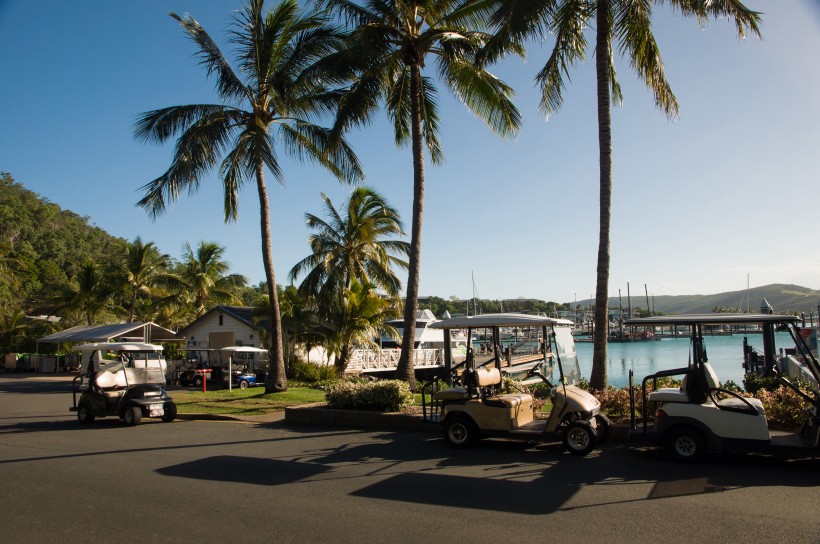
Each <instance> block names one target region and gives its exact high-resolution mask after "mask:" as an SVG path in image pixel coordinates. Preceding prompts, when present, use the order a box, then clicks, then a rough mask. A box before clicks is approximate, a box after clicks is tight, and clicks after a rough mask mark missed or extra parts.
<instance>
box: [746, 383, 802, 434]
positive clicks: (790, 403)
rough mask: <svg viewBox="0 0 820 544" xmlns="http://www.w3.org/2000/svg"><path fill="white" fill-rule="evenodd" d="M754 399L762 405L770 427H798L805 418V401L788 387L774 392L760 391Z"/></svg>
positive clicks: (779, 388) (781, 387) (782, 387)
mask: <svg viewBox="0 0 820 544" xmlns="http://www.w3.org/2000/svg"><path fill="white" fill-rule="evenodd" d="M755 397H757V398H758V399H760V402H761V403H763V408H764V409H765V410H766V419H767V420H768V421H769V426H770V427H779V428H794V427H799V426H800V425H801V424H802V423H803V419H804V418H805V417H806V410H807V404H806V401H805V400H804V399H803V398H802V397H800V395H798V394H797V393H795V392H794V391H793V390H791V389H789V388H788V387H785V386H782V385H781V386H780V387H778V388H777V389H776V390H774V391H769V390H767V389H760V390H758V392H757V393H756V394H755Z"/></svg>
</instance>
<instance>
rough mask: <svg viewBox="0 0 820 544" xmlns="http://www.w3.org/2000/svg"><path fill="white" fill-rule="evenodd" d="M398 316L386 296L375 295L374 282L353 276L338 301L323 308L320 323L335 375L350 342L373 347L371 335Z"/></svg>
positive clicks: (344, 364) (341, 369)
mask: <svg viewBox="0 0 820 544" xmlns="http://www.w3.org/2000/svg"><path fill="white" fill-rule="evenodd" d="M398 315H399V313H398V311H397V306H396V305H395V304H394V303H393V301H391V300H390V299H387V298H384V297H381V296H379V295H378V294H377V293H376V286H375V285H373V284H372V283H360V282H359V280H357V279H354V280H353V281H352V282H351V284H350V287H347V288H345V289H343V290H342V297H341V300H339V301H338V303H331V304H330V305H329V306H326V307H325V308H324V310H323V311H322V316H321V317H322V320H321V322H322V324H323V325H324V334H325V342H326V343H327V346H328V348H329V349H330V351H331V352H332V353H333V355H334V361H335V363H334V364H335V366H336V374H337V375H338V376H339V377H340V378H342V377H344V374H345V369H346V368H347V364H348V362H349V361H350V355H351V352H352V349H353V344H354V343H356V344H371V345H374V346H376V343H375V342H374V341H373V338H374V337H376V336H377V335H378V333H379V330H380V329H383V328H384V327H385V321H387V320H389V319H395V318H396V316H398ZM391 329H392V327H391ZM393 333H394V334H395V331H393Z"/></svg>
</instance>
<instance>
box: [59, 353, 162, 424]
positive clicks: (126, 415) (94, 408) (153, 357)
mask: <svg viewBox="0 0 820 544" xmlns="http://www.w3.org/2000/svg"><path fill="white" fill-rule="evenodd" d="M77 350H78V351H79V352H80V353H81V354H82V358H81V363H80V375H79V376H76V377H75V378H74V381H73V384H72V395H73V405H72V406H71V408H70V410H71V411H72V412H77V419H78V420H79V421H80V423H91V422H93V421H94V420H95V419H96V418H98V417H106V416H116V417H119V418H121V419H122V420H123V421H124V422H125V424H126V425H128V426H135V425H139V424H140V421H141V420H142V418H143V417H158V418H162V420H163V421H165V422H170V421H173V420H174V418H176V414H177V407H176V404H174V402H173V400H171V397H170V396H168V393H167V392H166V391H165V383H166V376H165V373H166V370H167V365H166V362H165V358H164V357H163V355H162V346H157V345H154V344H142V343H136V342H127V343H124V342H101V343H97V344H85V345H82V346H79V347H78V348H77ZM78 395H79V399H78Z"/></svg>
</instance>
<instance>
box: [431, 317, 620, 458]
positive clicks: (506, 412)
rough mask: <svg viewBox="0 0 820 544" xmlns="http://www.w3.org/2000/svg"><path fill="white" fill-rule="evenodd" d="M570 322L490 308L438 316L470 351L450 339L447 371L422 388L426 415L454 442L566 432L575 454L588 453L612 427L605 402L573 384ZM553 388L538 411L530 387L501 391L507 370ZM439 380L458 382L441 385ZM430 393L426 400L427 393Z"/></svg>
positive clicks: (557, 436)
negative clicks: (545, 412) (545, 408)
mask: <svg viewBox="0 0 820 544" xmlns="http://www.w3.org/2000/svg"><path fill="white" fill-rule="evenodd" d="M571 324H572V323H571V322H570V321H568V320H562V319H553V318H549V317H543V316H536V315H526V314H485V315H477V316H467V317H456V318H452V319H446V320H443V321H438V322H436V323H434V324H432V325H431V326H432V327H434V328H441V329H444V336H445V338H451V337H452V333H453V332H456V331H458V332H460V331H466V333H467V334H466V337H467V338H468V345H467V350H466V354H465V355H463V356H462V357H463V358H462V360H459V359H460V358H459V354H458V353H457V352H455V350H453V349H452V348H450V345H449V344H448V343H446V342H445V348H444V367H445V371H444V374H443V375H442V376H441V377H440V378H435V379H433V380H432V381H431V382H430V383H428V384H425V386H424V388H423V390H422V393H423V395H422V399H423V405H424V418H425V420H428V421H438V422H441V424H442V426H443V430H444V438H445V440H446V441H447V443H448V444H449V445H451V446H453V447H455V448H464V447H467V446H469V445H471V444H472V443H473V442H475V441H476V440H477V439H478V438H480V437H482V436H503V437H507V438H516V439H523V440H562V441H563V443H564V446H565V447H566V448H567V449H568V450H569V451H570V452H571V453H573V454H575V455H586V454H587V453H589V452H590V451H592V450H593V449H594V448H595V446H596V444H598V443H599V442H601V441H603V440H604V439H605V438H606V437H607V435H608V432H609V421H608V420H607V418H606V416H604V415H603V414H601V412H600V408H601V404H600V402H598V400H597V399H596V398H595V397H593V396H592V395H591V394H590V393H589V392H587V391H584V390H583V389H580V388H578V387H577V386H576V385H575V384H576V383H577V382H578V380H579V379H580V377H581V373H580V369H579V366H578V358H577V355H576V353H575V344H574V342H573V339H572V333H571ZM505 376H509V377H512V378H514V379H517V380H519V383H522V384H525V385H530V386H536V385H538V386H540V387H542V388H544V389H546V390H547V391H549V399H550V401H551V402H552V410H551V411H550V413H549V416H548V417H547V418H545V419H544V418H540V417H536V414H535V412H534V409H533V401H534V398H533V395H531V394H529V393H523V392H522V393H501V392H500V389H501V384H502V378H503V377H505ZM440 380H446V381H447V382H449V383H451V384H452V385H453V387H449V388H445V389H439V388H438V384H439V383H440ZM428 395H429V396H430V397H431V398H432V402H431V404H430V405H429V406H428V404H427V401H426V399H427V396H428Z"/></svg>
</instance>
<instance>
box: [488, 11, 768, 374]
mask: <svg viewBox="0 0 820 544" xmlns="http://www.w3.org/2000/svg"><path fill="white" fill-rule="evenodd" d="M664 3H666V2H664V1H663V0H642V1H629V0H527V1H525V2H520V1H514V0H501V1H500V2H498V4H499V9H498V11H497V12H496V13H495V15H494V17H493V21H494V23H495V24H496V25H497V26H496V28H497V32H496V34H495V37H494V39H493V40H492V42H491V43H490V44H489V45H488V49H487V50H485V52H484V55H483V56H482V59H483V60H494V59H495V58H497V56H499V55H501V54H503V53H505V52H507V51H508V50H509V48H510V47H515V48H517V49H520V47H521V45H522V40H523V39H524V38H526V37H539V38H541V37H544V36H545V35H546V34H547V33H549V34H551V35H553V36H555V45H554V47H553V49H552V53H551V54H550V57H549V59H548V60H547V63H546V64H545V65H544V67H543V68H542V69H541V71H540V72H539V73H538V75H537V76H536V80H537V82H538V83H539V84H540V85H541V110H542V112H543V113H544V114H545V115H547V116H549V115H550V114H552V113H553V112H555V111H556V110H557V109H558V108H560V107H561V104H562V103H563V99H564V97H563V91H564V89H565V87H566V84H565V81H564V78H565V77H566V78H567V79H569V69H570V68H571V67H572V66H573V65H574V64H575V63H577V62H579V61H582V60H584V56H585V54H586V51H587V49H588V43H587V39H586V36H585V31H586V30H587V29H588V28H591V27H592V26H593V23H594V27H595V47H594V54H595V67H596V76H597V93H598V149H599V166H600V179H599V186H600V197H599V214H600V228H599V233H598V264H597V279H596V281H597V287H596V290H595V318H594V323H595V332H594V334H595V337H594V348H593V361H592V374H591V376H590V387H592V388H594V389H605V388H606V384H607V368H606V360H607V334H608V324H609V319H608V310H609V308H608V297H609V294H608V284H609V261H610V252H609V227H610V215H611V209H612V128H611V121H610V118H611V111H610V103H614V104H619V103H620V102H621V101H622V98H623V96H622V94H621V88H620V85H619V84H618V80H617V77H616V74H615V68H614V66H615V59H614V55H613V47H612V42H613V40H615V41H616V43H617V47H618V51H619V52H620V53H621V54H622V55H624V56H626V57H628V58H629V63H630V66H631V67H632V68H633V69H634V70H635V72H636V73H637V75H638V77H640V78H641V79H643V81H644V83H645V84H646V86H647V88H648V89H649V90H650V91H651V92H652V94H653V95H654V98H655V104H656V105H657V107H658V108H659V109H660V110H661V111H663V112H664V113H665V114H666V115H667V116H668V117H670V118H675V117H677V115H678V103H677V100H676V99H675V96H674V94H673V93H672V89H671V87H670V86H669V83H668V82H667V80H666V74H665V73H664V69H663V62H662V61H661V57H660V51H659V50H658V47H657V44H656V42H655V36H654V35H653V33H652V28H651V23H652V9H653V7H654V6H655V5H656V4H657V5H661V4H664ZM669 3H671V4H672V6H673V7H674V8H675V9H678V10H680V12H681V13H682V14H683V15H686V16H695V17H697V18H698V20H699V21H701V22H704V21H706V20H708V19H709V18H710V17H716V18H717V17H729V18H731V19H733V21H734V23H735V27H736V29H737V32H738V34H739V35H740V36H741V37H743V36H744V35H745V32H746V31H747V30H749V31H751V32H752V33H754V34H755V35H757V36H760V28H759V26H758V23H759V22H760V15H759V14H758V13H756V12H754V11H751V10H749V9H748V8H746V6H744V5H743V4H742V3H741V2H740V1H738V0H713V1H710V2H704V1H703V0H671V1H670V2H669Z"/></svg>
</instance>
